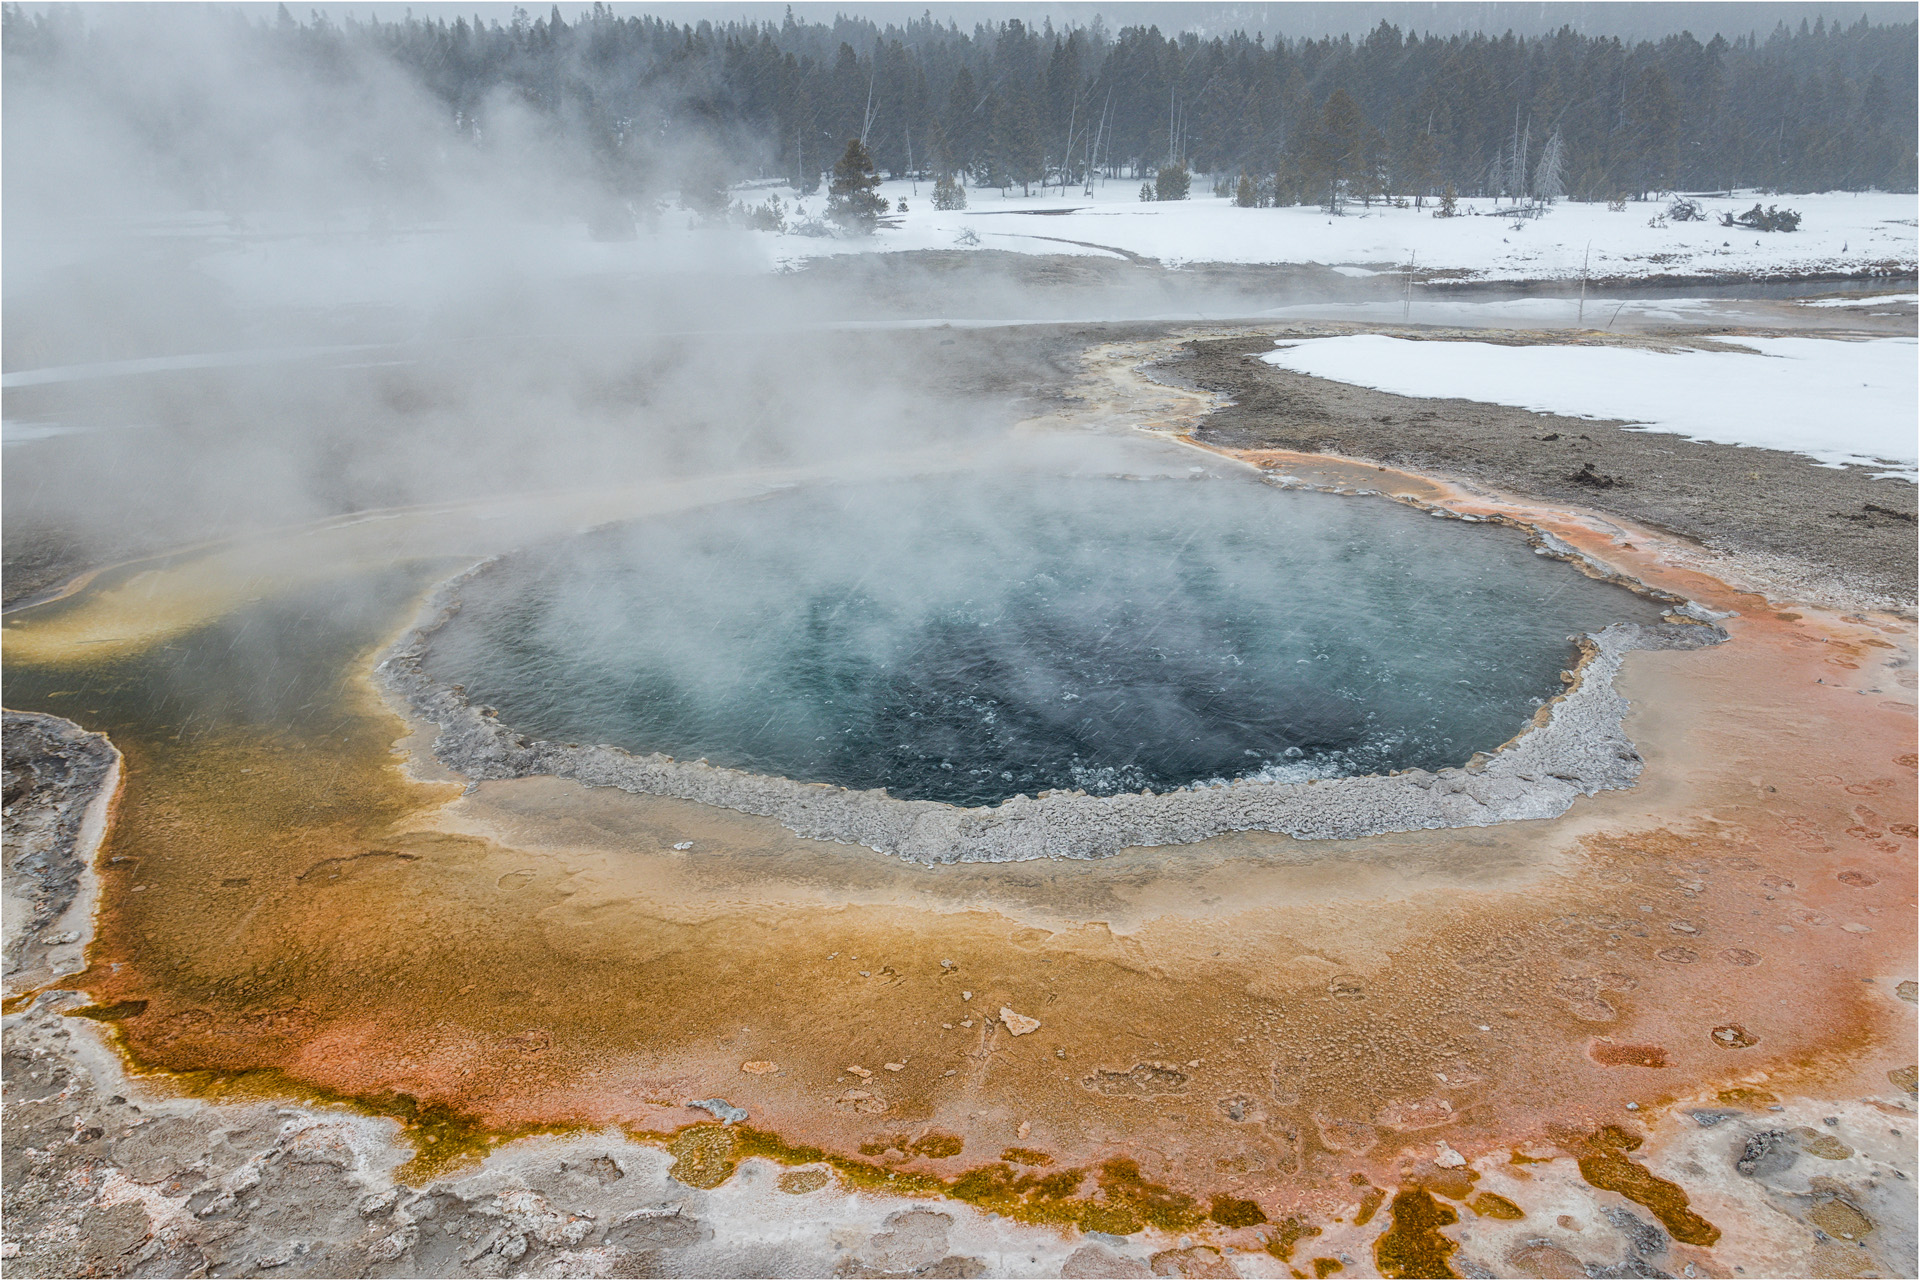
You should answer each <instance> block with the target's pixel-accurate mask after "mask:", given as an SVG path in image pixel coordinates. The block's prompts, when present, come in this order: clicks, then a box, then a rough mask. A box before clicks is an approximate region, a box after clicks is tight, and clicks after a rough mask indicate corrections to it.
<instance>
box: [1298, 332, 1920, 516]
mask: <svg viewBox="0 0 1920 1281" xmlns="http://www.w3.org/2000/svg"><path fill="white" fill-rule="evenodd" d="M1737 342H1738V345H1739V346H1741V347H1745V348H1748V349H1750V353H1751V354H1749V352H1748V351H1676V352H1665V351H1650V350H1646V349H1643V348H1626V347H1561V346H1532V347H1509V346H1501V345H1498V344H1494V343H1483V342H1444V341H1417V340H1410V339H1404V338H1389V337H1386V336H1385V335H1381V334H1356V335H1353V336H1351V337H1344V338H1311V339H1306V340H1304V341H1299V342H1289V343H1286V344H1284V345H1282V346H1281V347H1280V349H1279V350H1277V351H1274V352H1272V353H1270V354H1269V355H1267V356H1265V357H1262V359H1264V360H1266V361H1267V362H1268V363H1269V364H1273V365H1278V366H1279V367H1281V368H1282V369H1292V370H1296V371H1298V372H1300V373H1305V374H1312V375H1315V376H1316V377H1320V378H1332V379H1336V380H1338V381H1340V382H1347V383H1354V384H1357V385H1359V386H1362V387H1373V388H1377V389H1378V390H1381V391H1388V392H1393V393H1395V394H1396V395H1401V396H1427V397H1436V398H1451V397H1460V398H1463V399H1467V400H1482V401H1488V402H1491V403H1493V404H1499V405H1514V406H1518V407H1519V408H1522V409H1533V410H1539V411H1542V412H1546V413H1555V414H1566V415H1571V416H1578V417H1584V418H1612V419H1621V420H1624V421H1626V422H1630V423H1634V424H1637V425H1639V426H1640V427H1643V428H1644V429H1646V430H1648V431H1661V432H1674V433H1676V434H1679V435H1682V436H1687V437H1690V438H1692V439H1694V440H1710V441H1717V442H1719V443H1721V444H1729V445H1754V446H1759V447H1761V448H1765V449H1784V450H1790V451H1792V452H1794V453H1799V454H1805V455H1807V456H1808V457H1809V458H1812V459H1815V460H1816V461H1818V462H1821V463H1826V464H1829V465H1839V464H1842V463H1858V464H1863V465H1868V466H1886V465H1888V464H1897V465H1898V470H1889V471H1887V472H1883V473H1881V474H1882V475H1887V476H1898V477H1901V478H1903V479H1906V480H1914V479H1916V476H1915V468H1916V466H1920V443H1917V442H1916V432H1915V424H1916V422H1920V379H1917V378H1916V376H1915V370H1916V363H1915V361H1916V356H1920V344H1916V342H1915V340H1914V339H1911V338H1882V339H1873V340H1868V341H1859V342H1847V341H1841V340H1836V339H1827V338H1742V339H1739V340H1737Z"/></svg>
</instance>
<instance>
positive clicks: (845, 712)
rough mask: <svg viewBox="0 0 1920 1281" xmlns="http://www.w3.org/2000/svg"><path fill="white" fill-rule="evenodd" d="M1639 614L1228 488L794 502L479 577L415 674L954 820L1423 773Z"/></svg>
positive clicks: (641, 747) (610, 731) (966, 488)
mask: <svg viewBox="0 0 1920 1281" xmlns="http://www.w3.org/2000/svg"><path fill="white" fill-rule="evenodd" d="M1658 615H1659V608H1658V607H1657V606H1655V605H1654V604H1652V603H1651V602H1647V601H1644V600H1641V599H1640V598H1638V597H1636V596H1634V595H1632V594H1631V593H1629V592H1626V591H1624V590H1622V589H1620V588H1617V587H1614V586H1611V585H1608V584H1605V583H1601V582H1597V581H1595V580H1592V579H1589V578H1587V577H1585V576H1583V575H1581V574H1580V573H1579V572H1578V571H1576V570H1575V569H1573V568H1571V567H1570V566H1568V565H1565V564H1563V563H1560V562H1558V561H1555V560H1551V559H1547V558H1544V557H1541V556H1538V555H1536V554H1535V553H1534V551H1533V550H1532V549H1531V548H1530V547H1529V546H1528V544H1527V541H1526V540H1525V538H1523V537H1522V536H1521V535H1520V534H1519V533H1517V532H1515V531H1513V530H1510V529H1505V528H1500V527H1496V526H1489V525H1472V524H1463V523H1461V522H1457V521H1450V520H1448V521H1442V520H1435V519H1431V518H1429V517H1427V516H1424V515H1422V514H1420V513H1418V512H1416V511H1413V510H1411V509H1409V508H1406V507H1403V506H1400V505H1398V504H1394V503H1388V502H1378V501H1355V500H1352V499H1345V498H1339V497H1333V496H1329V495H1323V494H1314V493H1298V492H1283V491H1276V490H1274V489H1271V488H1267V487H1264V486H1260V485H1257V484H1252V483H1241V482H1237V481H1225V482H1223V481H1208V482H1192V483H1188V482H1178V481H1154V482H1139V481H1125V480H1063V479H1044V480H1041V479H1032V478H1015V479H1007V478H1004V477H1002V478H995V479H991V480H987V479H976V478H966V479H958V480H956V479H952V478H945V479H941V480H937V481H912V482H892V483H884V484H873V485H863V486H859V487H837V488H822V489H812V490H795V491H788V492H784V493H781V494H779V495H776V496H774V497H772V498H769V499H767V500H764V501H762V502H759V503H755V504H749V505H731V506H725V507H715V508H711V509H707V510H704V511H699V512H695V513H692V514H689V515H682V516H678V517H675V518H672V519H670V520H651V521H644V522H636V523H633V524H628V525H622V526H618V527H614V528H609V529H603V530H598V531H594V532H592V533H588V534H585V535H582V536H580V537H577V538H572V539H569V540H567V541H564V542H561V543H558V544H549V545H544V546H541V547H537V548H534V549H530V550H528V551H526V552H523V553H521V554H519V555H516V556H513V557H510V558H508V559H506V560H503V561H501V562H500V563H498V564H496V565H495V566H493V567H492V568H490V569H489V570H488V571H487V572H485V573H482V574H480V575H478V576H477V577H475V578H474V579H473V580H472V581H471V582H470V583H469V584H468V585H467V587H466V589H465V590H464V592H463V594H462V602H461V607H460V609H459V610H458V612H457V613H455V614H454V616H453V617H452V618H451V619H450V621H449V622H448V623H447V625H446V626H445V627H443V628H442V629H441V630H440V631H439V632H438V633H437V634H436V635H435V636H434V637H433V640H432V648H431V651H430V653H429V654H428V655H427V661H426V667H427V669H428V670H429V671H430V672H431V673H432V675H433V676H434V677H436V678H438V679H440V680H444V681H448V682H454V683H458V684H460V685H463V686H465V688H466V694H467V697H468V698H469V699H471V700H472V701H474V702H475V703H479V704H485V705H491V706H493V707H495V708H497V709H498V710H499V713H500V717H501V719H502V721H504V722H505V723H507V724H509V725H512V726H513V727H515V728H516V729H518V730H521V731H523V732H525V733H528V734H532V735H535V736H537V737H540V738H543V739H549V740H559V741H566V742H580V743H608V744H612V745H614V746H617V747H621V748H624V749H627V750H629V751H633V752H638V753H647V752H661V753H665V754H667V755H670V756H674V757H678V758H681V759H691V758H705V759H706V760H708V761H709V762H711V763H713V764H715V765H724V766H728V767H731V768H735V769H741V770H747V771H751V772H754V773H761V774H773V775H783V776H786V777H789V778H795V779H801V780H806V781H811V782H826V783H837V784H841V785H843V786H846V787H852V788H885V789H887V791H888V792H889V793H890V794H892V795H894V796H897V797H902V798H907V799H916V800H934V801H943V802H947V803H950V804H954V805H983V804H993V803H996V802H998V801H1001V800H1004V799H1006V798H1008V797H1010V796H1013V795H1014V794H1016V793H1027V794H1029V795H1031V794H1033V793H1036V792H1039V791H1043V790H1047V789H1056V788H1070V789H1083V790H1085V791H1088V792H1092V793H1095V794H1102V795H1105V794H1111V793H1115V792H1121V791H1140V790H1142V789H1147V790H1153V791H1167V790H1170V789H1174V788H1179V787H1184V786H1188V785H1192V784H1196V783H1207V782H1214V781H1224V780H1230V779H1244V778H1263V779H1269V780H1274V781H1293V780H1303V779H1307V778H1315V777H1334V776H1345V775H1355V774H1378V773H1384V772H1387V771H1390V770H1396V769H1407V768H1416V767H1417V768H1423V769H1437V768H1441V767H1444V766H1447V765H1455V764H1459V763H1461V762H1464V761H1465V760H1466V759H1467V758H1468V757H1469V756H1471V755H1472V754H1473V753H1474V752H1475V751H1478V750H1487V749H1491V748H1494V747H1496V746H1498V745H1499V744H1500V743H1502V742H1504V741H1505V740H1506V739H1508V738H1510V737H1511V736H1512V735H1513V734H1514V733H1516V732H1517V731H1518V730H1519V729H1520V728H1521V727H1522V726H1523V725H1524V724H1525V723H1526V721H1527V719H1528V717H1529V716H1530V715H1531V714H1532V712H1533V710H1534V709H1535V708H1536V707H1538V706H1539V705H1540V704H1541V702H1542V701H1544V700H1545V699H1546V698H1548V697H1551V696H1552V695H1553V694H1555V693H1557V692H1558V690H1559V688H1560V685H1559V681H1558V674H1559V672H1560V671H1561V670H1562V669H1563V668H1564V667H1567V666H1569V665H1571V663H1572V661H1573V659H1574V657H1575V647H1574V645H1573V637H1575V636H1576V635H1578V634H1580V633H1584V632H1593V631H1598V630H1599V629H1601V628H1602V627H1604V626H1606V625H1607V624H1608V623H1611V622H1616V621H1639V622H1652V621H1654V620H1655V619H1657V617H1658Z"/></svg>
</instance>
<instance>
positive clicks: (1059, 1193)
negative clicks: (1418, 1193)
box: [631, 1124, 1264, 1236]
mask: <svg viewBox="0 0 1920 1281" xmlns="http://www.w3.org/2000/svg"><path fill="white" fill-rule="evenodd" d="M695 1131H721V1132H723V1133H724V1135H725V1136H726V1142H727V1145H728V1146H727V1155H726V1156H725V1157H724V1158H714V1157H711V1156H702V1157H700V1159H699V1160H700V1163H697V1164H696V1166H695V1167H694V1169H695V1171H696V1172H698V1171H717V1170H718V1169H719V1168H721V1167H722V1166H723V1165H724V1166H725V1168H726V1172H727V1175H731V1174H732V1172H733V1169H734V1168H735V1167H737V1166H738V1164H739V1163H740V1162H741V1161H743V1160H745V1159H746V1158H748V1157H755V1156H757V1157H764V1158H765V1159H767V1160H770V1161H774V1162H777V1163H778V1164H781V1165H791V1166H826V1167H828V1168H829V1169H831V1170H832V1171H833V1172H834V1174H836V1175H838V1176H839V1178H840V1180H841V1181H842V1182H843V1183H845V1184H846V1185H847V1186H849V1187H852V1188H856V1189H859V1190H861V1191H868V1192H887V1193H891V1194H893V1195H895V1196H917V1197H946V1198H948V1199H950V1200H954V1201H963V1202H965V1203H966V1204H968V1205H972V1206H976V1207H978V1208H979V1209H982V1210H987V1211H990V1212H992V1213H994V1214H1000V1215H1004V1216H1006V1217H1007V1218H1010V1219H1013V1220H1015V1221H1017V1222H1020V1223H1031V1224H1043V1225H1052V1226H1055V1227H1078V1228H1080V1229H1081V1230H1082V1231H1085V1232H1111V1233H1113V1234H1114V1235H1116V1236H1130V1235H1132V1234H1133V1233H1135V1232H1139V1231H1141V1230H1142V1229H1144V1228H1146V1227H1149V1226H1152V1227H1156V1228H1160V1229H1162V1230H1163V1231H1170V1232H1179V1231H1186V1230H1189V1229H1192V1228H1195V1227H1198V1226H1199V1225H1200V1224H1201V1223H1204V1222H1206V1221H1207V1220H1208V1219H1209V1218H1210V1217H1211V1216H1210V1214H1209V1213H1208V1212H1207V1211H1206V1210H1203V1209H1202V1208H1201V1206H1200V1203H1199V1202H1198V1201H1196V1200H1195V1199H1194V1198H1193V1197H1190V1196H1188V1195H1187V1194H1186V1193H1184V1192H1178V1191H1175V1190H1174V1189H1173V1188H1170V1187H1168V1186H1166V1185H1165V1184H1161V1183H1155V1182H1153V1181H1152V1180H1150V1179H1148V1178H1147V1177H1146V1176H1145V1175H1143V1174H1142V1173H1141V1172H1140V1164H1139V1162H1137V1161H1134V1160H1131V1159H1129V1158H1126V1157H1115V1158H1113V1159H1111V1160H1109V1161H1105V1162H1102V1163H1101V1165H1100V1166H1099V1167H1098V1168H1097V1169H1096V1170H1084V1169H1078V1168H1073V1169H1065V1170H1047V1169H1046V1166H1047V1165H1049V1164H1051V1162H1052V1158H1051V1157H1050V1156H1047V1154H1045V1153H1041V1152H1033V1151H1030V1150H1028V1149H1023V1148H1010V1149H1008V1150H1007V1153H1006V1154H1003V1155H1012V1154H1015V1153H1017V1154H1018V1156H1019V1159H1020V1164H1018V1165H1016V1164H1015V1163H1014V1161H1011V1160H1004V1159H1003V1160H1000V1161H995V1162H991V1163H989V1164H986V1165H981V1166H976V1167H975V1168H973V1169H971V1170H967V1171H964V1172H962V1173H960V1174H957V1175H955V1176H953V1177H952V1178H942V1177H941V1176H939V1175H936V1174H926V1173H921V1172H918V1171H914V1170H893V1169H888V1168H887V1167H886V1166H884V1165H880V1164H877V1163H875V1162H873V1161H863V1160H860V1159H858V1158H855V1157H849V1156H842V1155H840V1154H838V1153H833V1152H829V1151H827V1150H826V1149H824V1148H818V1147H813V1146H811V1145H808V1144H797V1143H789V1142H788V1141H786V1140H785V1139H783V1138H781V1137H780V1136H779V1135H777V1134H774V1133H772V1132H771V1131H768V1130H759V1129H755V1128H753V1127H752V1126H716V1125H711V1124H702V1125H697V1126H692V1127H690V1128H689V1129H688V1130H683V1131H680V1132H679V1133H678V1134H676V1135H672V1136H668V1135H660V1134H632V1135H631V1137H633V1138H635V1139H637V1140H640V1141H642V1142H650V1143H656V1144H661V1145H663V1146H665V1147H666V1148H667V1150H668V1151H670V1152H673V1153H674V1154H675V1157H676V1159H680V1158H681V1149H680V1148H679V1147H676V1146H675V1145H676V1144H689V1145H690V1144H694V1143H698V1144H702V1145H709V1144H710V1145H712V1149H713V1150H714V1151H718V1149H719V1146H720V1143H721V1139H720V1138H711V1137H702V1138H699V1139H697V1140H693V1139H687V1138H686V1137H685V1136H686V1135H688V1134H690V1133H693V1132H695ZM934 1137H935V1136H934V1135H928V1136H926V1138H923V1139H922V1140H920V1142H921V1143H926V1142H927V1139H931V1138H934ZM935 1146H936V1148H937V1149H938V1150H942V1151H944V1150H945V1149H946V1148H947V1146H948V1145H946V1144H936V1145H935ZM702 1151H703V1152H704V1151H706V1149H705V1148H703V1149H702ZM920 1155H931V1154H930V1153H921V1154H920ZM729 1162H730V1164H728V1163H729ZM1090 1176H1091V1177H1092V1178H1093V1179H1094V1183H1095V1187H1096V1188H1097V1191H1096V1192H1095V1193H1094V1194H1093V1195H1091V1196H1086V1195H1082V1188H1083V1185H1084V1184H1085V1183H1086V1182H1087V1179H1088V1178H1089V1177H1090ZM675 1177H676V1178H679V1177H680V1176H679V1175H678V1174H677V1173H676V1174H675ZM783 1177H784V1176H783ZM682 1181H683V1182H684V1181H685V1180H682ZM720 1181H721V1182H724V1176H723V1177H722V1178H721V1180H720ZM696 1186H698V1185H696ZM713 1186H718V1184H717V1183H716V1184H714V1185H713ZM1230 1200H1231V1199H1230V1198H1228V1199H1220V1198H1216V1203H1219V1204H1224V1203H1226V1202H1227V1201H1230ZM1233 1204H1236V1205H1245V1206H1251V1207H1252V1210H1253V1212H1254V1213H1259V1207H1258V1206H1257V1205H1254V1204H1253V1203H1252V1202H1244V1203H1238V1202H1235V1203H1233ZM1228 1213H1229V1215H1232V1214H1233V1213H1234V1211H1232V1210H1229V1211H1228ZM1241 1213H1242V1214H1244V1213H1245V1211H1241ZM1216 1221H1217V1220H1216ZM1261 1221H1264V1216H1263V1218H1262V1219H1261V1220H1250V1222H1261Z"/></svg>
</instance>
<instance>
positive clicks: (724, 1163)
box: [667, 1125, 740, 1189]
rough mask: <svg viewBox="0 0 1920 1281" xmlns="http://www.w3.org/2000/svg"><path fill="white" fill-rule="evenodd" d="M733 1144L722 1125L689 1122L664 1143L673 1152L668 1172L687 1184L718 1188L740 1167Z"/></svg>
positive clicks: (695, 1186) (702, 1187) (731, 1136)
mask: <svg viewBox="0 0 1920 1281" xmlns="http://www.w3.org/2000/svg"><path fill="white" fill-rule="evenodd" d="M733 1148H734V1144H733V1135H732V1134H731V1133H729V1132H728V1130H727V1127H725V1126H724V1125H692V1126H688V1127H687V1128H686V1129H684V1130H682V1131H680V1133H678V1134H676V1135H674V1136H673V1141H672V1142H671V1143H669V1144H667V1151H668V1152H670V1153H672V1154H673V1165H672V1167H671V1168H669V1169H668V1170H667V1174H668V1175H669V1176H670V1177H672V1178H675V1179H678V1180H679V1181H680V1182H682V1183H684V1184H686V1185H687V1186H688V1187H690V1188H701V1189H708V1188H717V1187H719V1186H720V1185H721V1184H722V1183H725V1182H726V1181H727V1180H728V1179H730V1178H732V1177H733V1172H734V1170H736V1169H738V1168H739V1165H740V1160H739V1158H738V1157H736V1156H735V1155H734V1154H733Z"/></svg>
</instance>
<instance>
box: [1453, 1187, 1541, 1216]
mask: <svg viewBox="0 0 1920 1281" xmlns="http://www.w3.org/2000/svg"><path fill="white" fill-rule="evenodd" d="M1467 1208H1468V1209H1469V1210H1472V1211H1473V1212H1474V1213H1475V1214H1477V1215H1479V1216H1480V1217H1481V1218H1483V1219H1524V1218H1526V1217H1527V1212H1526V1211H1525V1210H1522V1209H1521V1208H1520V1207H1519V1206H1517V1205H1515V1204H1514V1203H1513V1202H1511V1201H1509V1200H1507V1198H1505V1197H1503V1196H1501V1195H1500V1194H1499V1193H1498V1192H1482V1193H1480V1194H1479V1195H1478V1196H1476V1197H1474V1198H1473V1200H1471V1201H1469V1202H1467Z"/></svg>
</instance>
